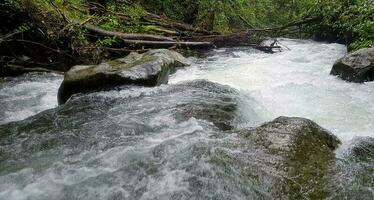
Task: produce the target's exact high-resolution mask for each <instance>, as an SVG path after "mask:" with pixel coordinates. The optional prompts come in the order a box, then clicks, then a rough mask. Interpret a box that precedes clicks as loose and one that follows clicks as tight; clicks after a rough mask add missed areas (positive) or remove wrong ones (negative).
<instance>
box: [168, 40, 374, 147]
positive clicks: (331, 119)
mask: <svg viewBox="0 0 374 200" xmlns="http://www.w3.org/2000/svg"><path fill="white" fill-rule="evenodd" d="M280 42H281V44H283V45H285V46H287V47H288V48H289V49H290V50H285V51H283V52H281V53H277V54H265V53H262V52H256V51H251V50H245V49H244V50H243V49H238V50H232V49H227V50H220V51H217V52H216V54H215V55H212V56H210V57H208V58H204V59H197V60H195V62H194V64H193V65H192V66H191V67H188V68H185V69H183V70H179V71H178V72H177V73H176V74H174V75H173V76H172V78H171V81H170V82H171V83H178V82H180V81H185V80H191V79H207V80H210V81H214V82H218V83H221V84H226V85H229V86H231V87H234V88H236V89H239V90H240V91H242V92H243V93H247V94H248V95H249V96H251V97H252V99H250V102H251V103H250V105H251V106H252V107H253V108H256V107H258V109H256V111H258V114H259V116H260V119H259V122H264V121H269V120H272V119H274V118H276V117H278V116H295V117H305V118H309V119H312V120H314V121H316V122H317V123H318V124H320V125H322V126H324V127H325V128H327V129H329V130H330V131H332V132H333V133H334V134H335V135H337V136H338V137H340V139H342V140H350V139H352V138H353V137H355V136H371V137H374V132H373V130H374V123H373V122H374V101H373V99H374V83H373V82H372V83H365V84H356V83H348V82H345V81H343V80H341V79H339V78H337V77H334V76H330V75H329V73H330V70H331V67H332V65H333V63H334V62H335V61H336V60H337V59H338V58H340V57H342V56H344V55H345V53H346V48H345V46H343V45H340V44H325V43H319V42H314V41H305V40H290V39H281V40H280ZM243 112H246V111H245V110H244V111H243Z"/></svg>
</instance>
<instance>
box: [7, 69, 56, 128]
mask: <svg viewBox="0 0 374 200" xmlns="http://www.w3.org/2000/svg"><path fill="white" fill-rule="evenodd" d="M61 82H62V76H61V75H56V74H46V73H41V74H39V73H36V74H27V75H23V76H20V77H14V78H6V79H2V80H0V101H1V104H0V124H3V123H7V122H11V121H18V120H23V119H25V118H27V117H30V116H33V115H35V114H37V113H39V112H41V111H44V110H47V109H50V108H53V107H56V106H57V91H58V88H59V86H60V84H61Z"/></svg>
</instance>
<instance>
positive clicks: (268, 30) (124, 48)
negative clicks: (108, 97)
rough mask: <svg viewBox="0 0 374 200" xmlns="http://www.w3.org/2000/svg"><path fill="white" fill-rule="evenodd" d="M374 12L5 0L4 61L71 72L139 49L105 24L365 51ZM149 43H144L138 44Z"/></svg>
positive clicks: (308, 3) (339, 6)
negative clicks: (283, 39)
mask: <svg viewBox="0 0 374 200" xmlns="http://www.w3.org/2000/svg"><path fill="white" fill-rule="evenodd" d="M373 16H374V4H373V3H372V2H371V1H368V0H323V1H322V0H298V1H296V0H281V1H280V0H263V1H257V0H218V1H211V0H198V1H195V0H186V1H178V0H149V1H148V0H147V1H142V0H132V1H131V0H4V1H2V2H1V3H0V17H1V19H2V26H1V29H0V34H1V36H0V52H1V53H0V55H1V58H0V62H1V63H2V65H8V64H17V65H22V66H35V65H38V66H42V67H47V68H50V69H57V70H63V71H65V70H67V69H66V66H71V65H73V64H77V63H97V62H100V61H101V60H102V59H103V58H105V57H115V56H116V55H117V56H118V55H123V54H126V53H128V52H129V51H131V50H134V48H129V46H131V41H130V44H127V45H126V44H123V41H122V39H123V38H121V35H118V34H106V33H104V34H103V31H111V32H112V33H113V32H116V33H137V34H139V33H143V34H150V35H161V36H168V37H172V38H175V39H177V40H178V41H188V40H193V41H202V40H204V39H202V38H199V37H194V36H201V35H229V34H238V33H248V32H250V33H252V34H251V36H248V37H247V38H242V39H241V40H240V41H233V42H232V43H234V44H236V45H237V46H240V45H241V44H244V43H251V44H253V43H259V41H261V40H262V39H263V38H265V37H297V38H311V39H316V40H322V41H329V42H339V43H344V44H347V46H348V49H349V50H357V49H360V48H363V47H370V46H372V45H373V44H374V38H373V37H374V20H373ZM287 25H293V26H287ZM90 28H91V29H90ZM92 28H94V29H95V28H99V33H98V32H97V30H96V29H95V30H93V29H92ZM100 31H101V32H100ZM247 35H248V34H247ZM234 37H236V36H234ZM130 39H131V38H130ZM137 39H139V38H137ZM140 39H143V40H144V38H140ZM145 39H149V38H145ZM151 39H154V38H151ZM208 41H209V40H208ZM128 42H129V41H128ZM210 42H211V41H210ZM153 43H154V42H153ZM153 43H152V44H153ZM147 44H148V43H147ZM231 45H232V44H231ZM222 46H225V44H222ZM156 47H159V46H156ZM180 47H181V46H180ZM144 48H145V47H144V46H141V45H137V48H135V50H141V49H144ZM26 58H27V59H26Z"/></svg>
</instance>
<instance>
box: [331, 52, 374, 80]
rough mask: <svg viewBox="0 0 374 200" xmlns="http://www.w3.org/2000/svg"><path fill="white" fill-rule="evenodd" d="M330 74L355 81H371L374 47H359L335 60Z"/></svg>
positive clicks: (373, 76) (373, 77)
mask: <svg viewBox="0 0 374 200" xmlns="http://www.w3.org/2000/svg"><path fill="white" fill-rule="evenodd" d="M331 75H336V76H339V77H340V78H342V79H344V80H347V81H351V82H356V83H362V82H366V81H373V80H374V48H364V49H360V50H358V51H355V52H352V53H350V54H348V55H346V56H345V57H343V58H341V59H339V60H337V61H336V62H335V64H334V66H333V68H332V70H331Z"/></svg>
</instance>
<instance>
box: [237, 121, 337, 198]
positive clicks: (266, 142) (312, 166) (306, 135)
mask: <svg viewBox="0 0 374 200" xmlns="http://www.w3.org/2000/svg"><path fill="white" fill-rule="evenodd" d="M240 134H241V135H242V136H244V137H245V138H246V139H247V140H249V141H250V142H252V143H253V144H254V146H256V147H257V148H256V149H257V151H263V152H262V153H261V154H262V156H261V158H260V160H264V161H266V162H267V164H266V166H267V167H268V168H269V169H268V171H270V172H268V174H266V175H264V176H265V178H263V179H265V180H267V181H268V183H267V184H266V185H264V188H267V190H268V192H270V193H271V196H273V197H279V198H280V199H304V198H306V199H325V198H327V197H328V196H330V195H331V194H330V191H329V188H328V187H329V185H330V184H331V183H330V182H329V180H330V178H331V176H332V170H333V169H334V162H335V154H334V150H335V149H336V148H337V147H338V145H339V144H340V141H339V140H338V139H337V138H336V137H335V136H333V135H332V134H331V133H330V132H329V131H327V130H326V129H324V128H322V127H320V126H319V125H317V124H316V123H314V122H313V121H311V120H308V119H303V118H290V117H279V118H277V119H275V120H273V121H271V122H268V123H265V124H263V125H262V126H260V127H258V128H254V129H250V130H246V131H241V132H240ZM260 184H263V183H260Z"/></svg>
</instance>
